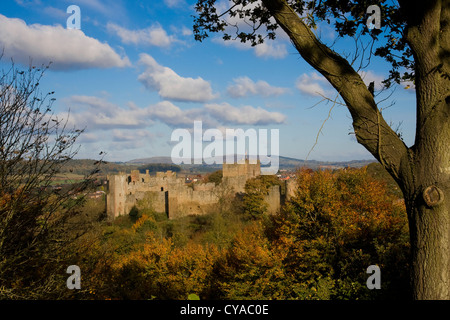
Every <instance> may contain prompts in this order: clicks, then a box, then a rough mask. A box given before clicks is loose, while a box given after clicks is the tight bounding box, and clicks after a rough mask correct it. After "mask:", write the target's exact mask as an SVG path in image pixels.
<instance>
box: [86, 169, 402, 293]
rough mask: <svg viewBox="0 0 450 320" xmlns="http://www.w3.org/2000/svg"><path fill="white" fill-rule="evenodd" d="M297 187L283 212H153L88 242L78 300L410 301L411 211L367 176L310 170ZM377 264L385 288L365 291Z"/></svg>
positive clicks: (108, 229)
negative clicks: (179, 216) (178, 216)
mask: <svg viewBox="0 0 450 320" xmlns="http://www.w3.org/2000/svg"><path fill="white" fill-rule="evenodd" d="M297 182H298V187H297V189H296V193H295V196H294V197H292V198H291V199H289V201H287V202H286V203H285V205H284V206H283V209H282V210H281V211H280V212H279V213H278V214H276V215H271V216H268V215H266V214H261V215H259V216H258V215H252V219H248V215H246V211H245V203H244V208H243V209H242V212H241V213H223V212H220V213H211V214H210V215H208V216H203V217H201V216H197V217H189V218H186V219H185V220H184V221H181V220H180V221H173V220H167V219H164V218H163V217H162V216H161V215H158V214H156V213H154V212H150V211H146V212H144V213H142V212H141V213H139V215H138V216H139V217H138V218H135V219H130V218H128V217H124V218H123V219H122V220H120V219H119V221H116V222H115V223H114V224H113V225H110V226H108V227H103V228H102V229H101V230H100V234H99V235H98V237H93V238H92V239H91V240H90V242H89V241H87V240H86V239H85V240H84V241H87V242H86V243H85V245H87V243H88V242H89V243H91V248H92V249H93V250H88V251H85V252H84V258H83V260H82V261H81V262H80V267H81V269H82V270H83V269H84V270H90V271H89V275H86V276H85V278H84V286H85V287H88V288H89V290H86V291H85V292H84V293H79V295H81V296H82V297H83V298H88V299H187V297H188V296H189V294H197V295H198V296H199V297H200V298H201V299H398V298H405V299H406V298H408V293H409V291H408V290H409V285H408V280H407V279H408V252H409V248H408V229H407V223H406V214H405V208H404V204H403V202H402V201H401V199H398V198H397V197H396V196H395V195H394V193H392V192H390V190H389V189H388V188H387V187H386V184H385V182H383V181H382V180H379V179H374V178H372V176H371V175H369V174H368V173H367V172H366V170H365V169H345V170H339V171H336V172H332V171H329V170H324V171H312V170H305V169H302V170H300V171H298V172H297ZM255 184H256V185H260V182H255ZM253 190H255V189H253ZM249 203H250V204H252V202H249ZM254 208H255V206H253V207H252V210H254ZM256 217H259V218H258V219H256ZM127 219H128V220H127ZM212 234H214V235H216V236H214V237H212V236H211V235H212ZM80 245H81V243H80ZM81 247H82V246H81ZM81 247H80V248H81ZM373 264H377V265H378V266H379V267H380V269H381V272H382V289H381V290H369V289H368V288H367V287H366V280H367V278H368V276H369V275H368V274H367V273H366V269H367V267H368V266H369V265H373Z"/></svg>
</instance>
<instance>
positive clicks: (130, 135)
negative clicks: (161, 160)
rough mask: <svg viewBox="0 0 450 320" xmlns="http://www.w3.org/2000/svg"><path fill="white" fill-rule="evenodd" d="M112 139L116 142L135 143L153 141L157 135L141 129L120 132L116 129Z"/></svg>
mask: <svg viewBox="0 0 450 320" xmlns="http://www.w3.org/2000/svg"><path fill="white" fill-rule="evenodd" d="M112 138H113V141H115V142H128V141H130V142H133V141H136V140H145V141H148V140H152V139H154V138H155V135H154V134H153V133H151V132H150V131H147V130H144V129H140V130H120V129H114V130H113V131H112Z"/></svg>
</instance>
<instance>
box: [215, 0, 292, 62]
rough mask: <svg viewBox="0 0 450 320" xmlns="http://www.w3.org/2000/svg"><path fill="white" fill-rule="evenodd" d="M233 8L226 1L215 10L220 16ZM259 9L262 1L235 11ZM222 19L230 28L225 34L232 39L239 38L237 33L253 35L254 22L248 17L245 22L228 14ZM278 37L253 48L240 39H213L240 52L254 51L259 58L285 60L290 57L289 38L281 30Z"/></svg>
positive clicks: (272, 21)
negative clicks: (232, 38)
mask: <svg viewBox="0 0 450 320" xmlns="http://www.w3.org/2000/svg"><path fill="white" fill-rule="evenodd" d="M231 6H234V4H233V2H230V1H226V0H221V1H218V2H216V3H215V8H216V11H217V13H218V14H223V13H225V12H227V10H229V9H230V8H231ZM257 7H263V4H262V2H261V1H254V2H249V3H247V5H246V6H244V7H243V6H242V4H239V5H238V6H236V7H235V8H234V9H235V10H242V9H245V10H254V9H255V8H257ZM221 18H222V19H224V20H225V21H226V22H227V24H228V26H226V27H225V32H226V33H228V34H230V35H231V36H232V37H233V36H234V35H236V36H237V34H236V32H244V33H252V32H253V31H254V30H253V28H252V22H251V21H250V19H249V18H248V17H246V18H244V19H245V21H244V19H243V18H241V17H240V16H239V15H235V16H233V17H232V16H230V15H229V14H228V13H227V14H225V15H224V16H223V17H221ZM270 21H271V23H275V19H274V18H270ZM262 29H263V28H262ZM276 35H277V38H276V39H275V40H267V39H266V40H265V41H264V42H263V43H262V44H258V45H256V46H253V47H252V45H251V43H250V42H246V43H243V42H241V41H240V40H239V39H237V40H227V41H224V40H223V39H222V38H221V37H215V38H213V41H214V42H216V43H219V44H222V45H225V46H233V47H235V48H237V49H240V50H253V51H254V53H255V55H256V56H257V57H259V58H273V59H283V58H285V57H286V56H287V55H288V51H287V46H286V44H289V42H288V41H289V37H288V36H287V35H286V33H285V32H284V31H283V30H281V28H280V29H279V30H277V31H276Z"/></svg>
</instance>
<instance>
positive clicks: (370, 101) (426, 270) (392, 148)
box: [262, 0, 450, 299]
mask: <svg viewBox="0 0 450 320" xmlns="http://www.w3.org/2000/svg"><path fill="white" fill-rule="evenodd" d="M262 2H263V3H264V5H265V7H266V8H267V9H268V10H269V12H270V13H271V15H272V16H273V17H274V18H275V20H276V21H277V23H278V24H279V25H280V26H281V28H282V29H283V30H284V31H285V32H286V33H287V34H288V36H289V37H290V39H291V40H292V42H293V44H294V46H295V47H296V49H297V51H298V52H299V53H300V55H301V56H302V57H303V58H304V59H305V61H306V62H308V63H309V64H310V65H311V66H312V67H313V68H315V69H316V70H317V71H318V72H320V73H321V74H322V75H323V76H324V77H325V78H326V79H327V80H328V81H329V82H330V84H331V85H332V86H333V87H334V88H335V89H336V90H337V91H338V92H339V94H340V95H341V97H342V98H343V99H344V101H345V103H346V105H347V107H348V109H349V111H350V113H351V116H352V119H353V127H354V131H355V135H356V138H357V140H358V142H359V143H360V144H362V145H363V146H364V147H365V148H366V149H367V150H368V151H369V152H370V153H371V154H372V155H373V156H374V157H375V158H376V159H378V161H379V162H380V163H381V164H382V165H383V166H384V167H385V168H386V169H387V171H388V172H389V173H390V174H391V176H392V177H393V178H394V179H395V180H396V181H397V183H398V184H399V186H400V188H401V189H402V191H403V194H404V197H405V203H406V208H407V212H408V221H409V227H410V241H411V256H412V263H411V264H412V270H411V279H412V287H413V297H414V298H415V299H450V148H449V147H450V84H449V81H450V62H449V57H450V50H449V49H450V5H449V3H450V1H449V0H435V1H418V0H415V1H406V0H403V1H402V0H400V1H399V2H400V5H401V7H402V10H404V13H405V15H406V16H407V17H408V21H407V28H406V30H405V32H406V37H407V41H408V43H409V45H410V47H411V49H412V51H413V54H414V60H415V65H416V70H415V72H416V73H415V75H416V83H415V84H416V97H417V127H416V140H415V144H414V146H412V147H410V148H408V147H407V146H406V145H405V144H404V143H403V141H402V140H401V139H400V138H399V137H398V136H397V134H396V133H395V132H394V131H393V130H392V129H391V128H390V127H389V126H388V125H387V123H386V122H385V120H384V119H383V117H382V115H381V111H380V110H379V109H378V107H377V105H376V102H375V101H374V98H373V96H372V94H371V93H370V91H369V90H368V88H367V87H366V85H365V84H364V82H363V81H362V79H361V77H360V76H359V74H358V73H357V72H356V71H355V70H354V69H353V68H352V67H351V65H350V64H349V63H348V61H347V60H345V59H344V58H342V57H341V56H340V55H338V54H337V53H336V52H334V51H332V50H331V49H330V48H328V47H327V46H325V45H324V44H322V43H321V42H320V41H319V40H318V39H317V38H316V37H315V35H314V34H313V32H312V31H311V30H310V29H309V27H308V26H307V25H306V24H305V23H304V22H303V21H302V19H301V18H300V17H299V16H298V15H297V14H296V13H295V12H294V10H293V9H292V8H291V7H290V6H289V5H288V3H287V2H286V0H262Z"/></svg>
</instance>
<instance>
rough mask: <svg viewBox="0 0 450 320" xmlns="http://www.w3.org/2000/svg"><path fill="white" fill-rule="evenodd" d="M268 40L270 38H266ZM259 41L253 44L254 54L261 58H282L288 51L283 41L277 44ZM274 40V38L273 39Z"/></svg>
mask: <svg viewBox="0 0 450 320" xmlns="http://www.w3.org/2000/svg"><path fill="white" fill-rule="evenodd" d="M268 41H270V40H268ZM268 41H267V40H266V42H264V43H261V44H259V45H257V46H255V47H254V48H255V54H256V56H258V57H262V58H274V59H283V58H284V57H286V56H287V54H288V51H287V49H286V45H285V44H284V43H281V44H277V43H274V42H273V41H272V42H268ZM274 41H276V40H274Z"/></svg>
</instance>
